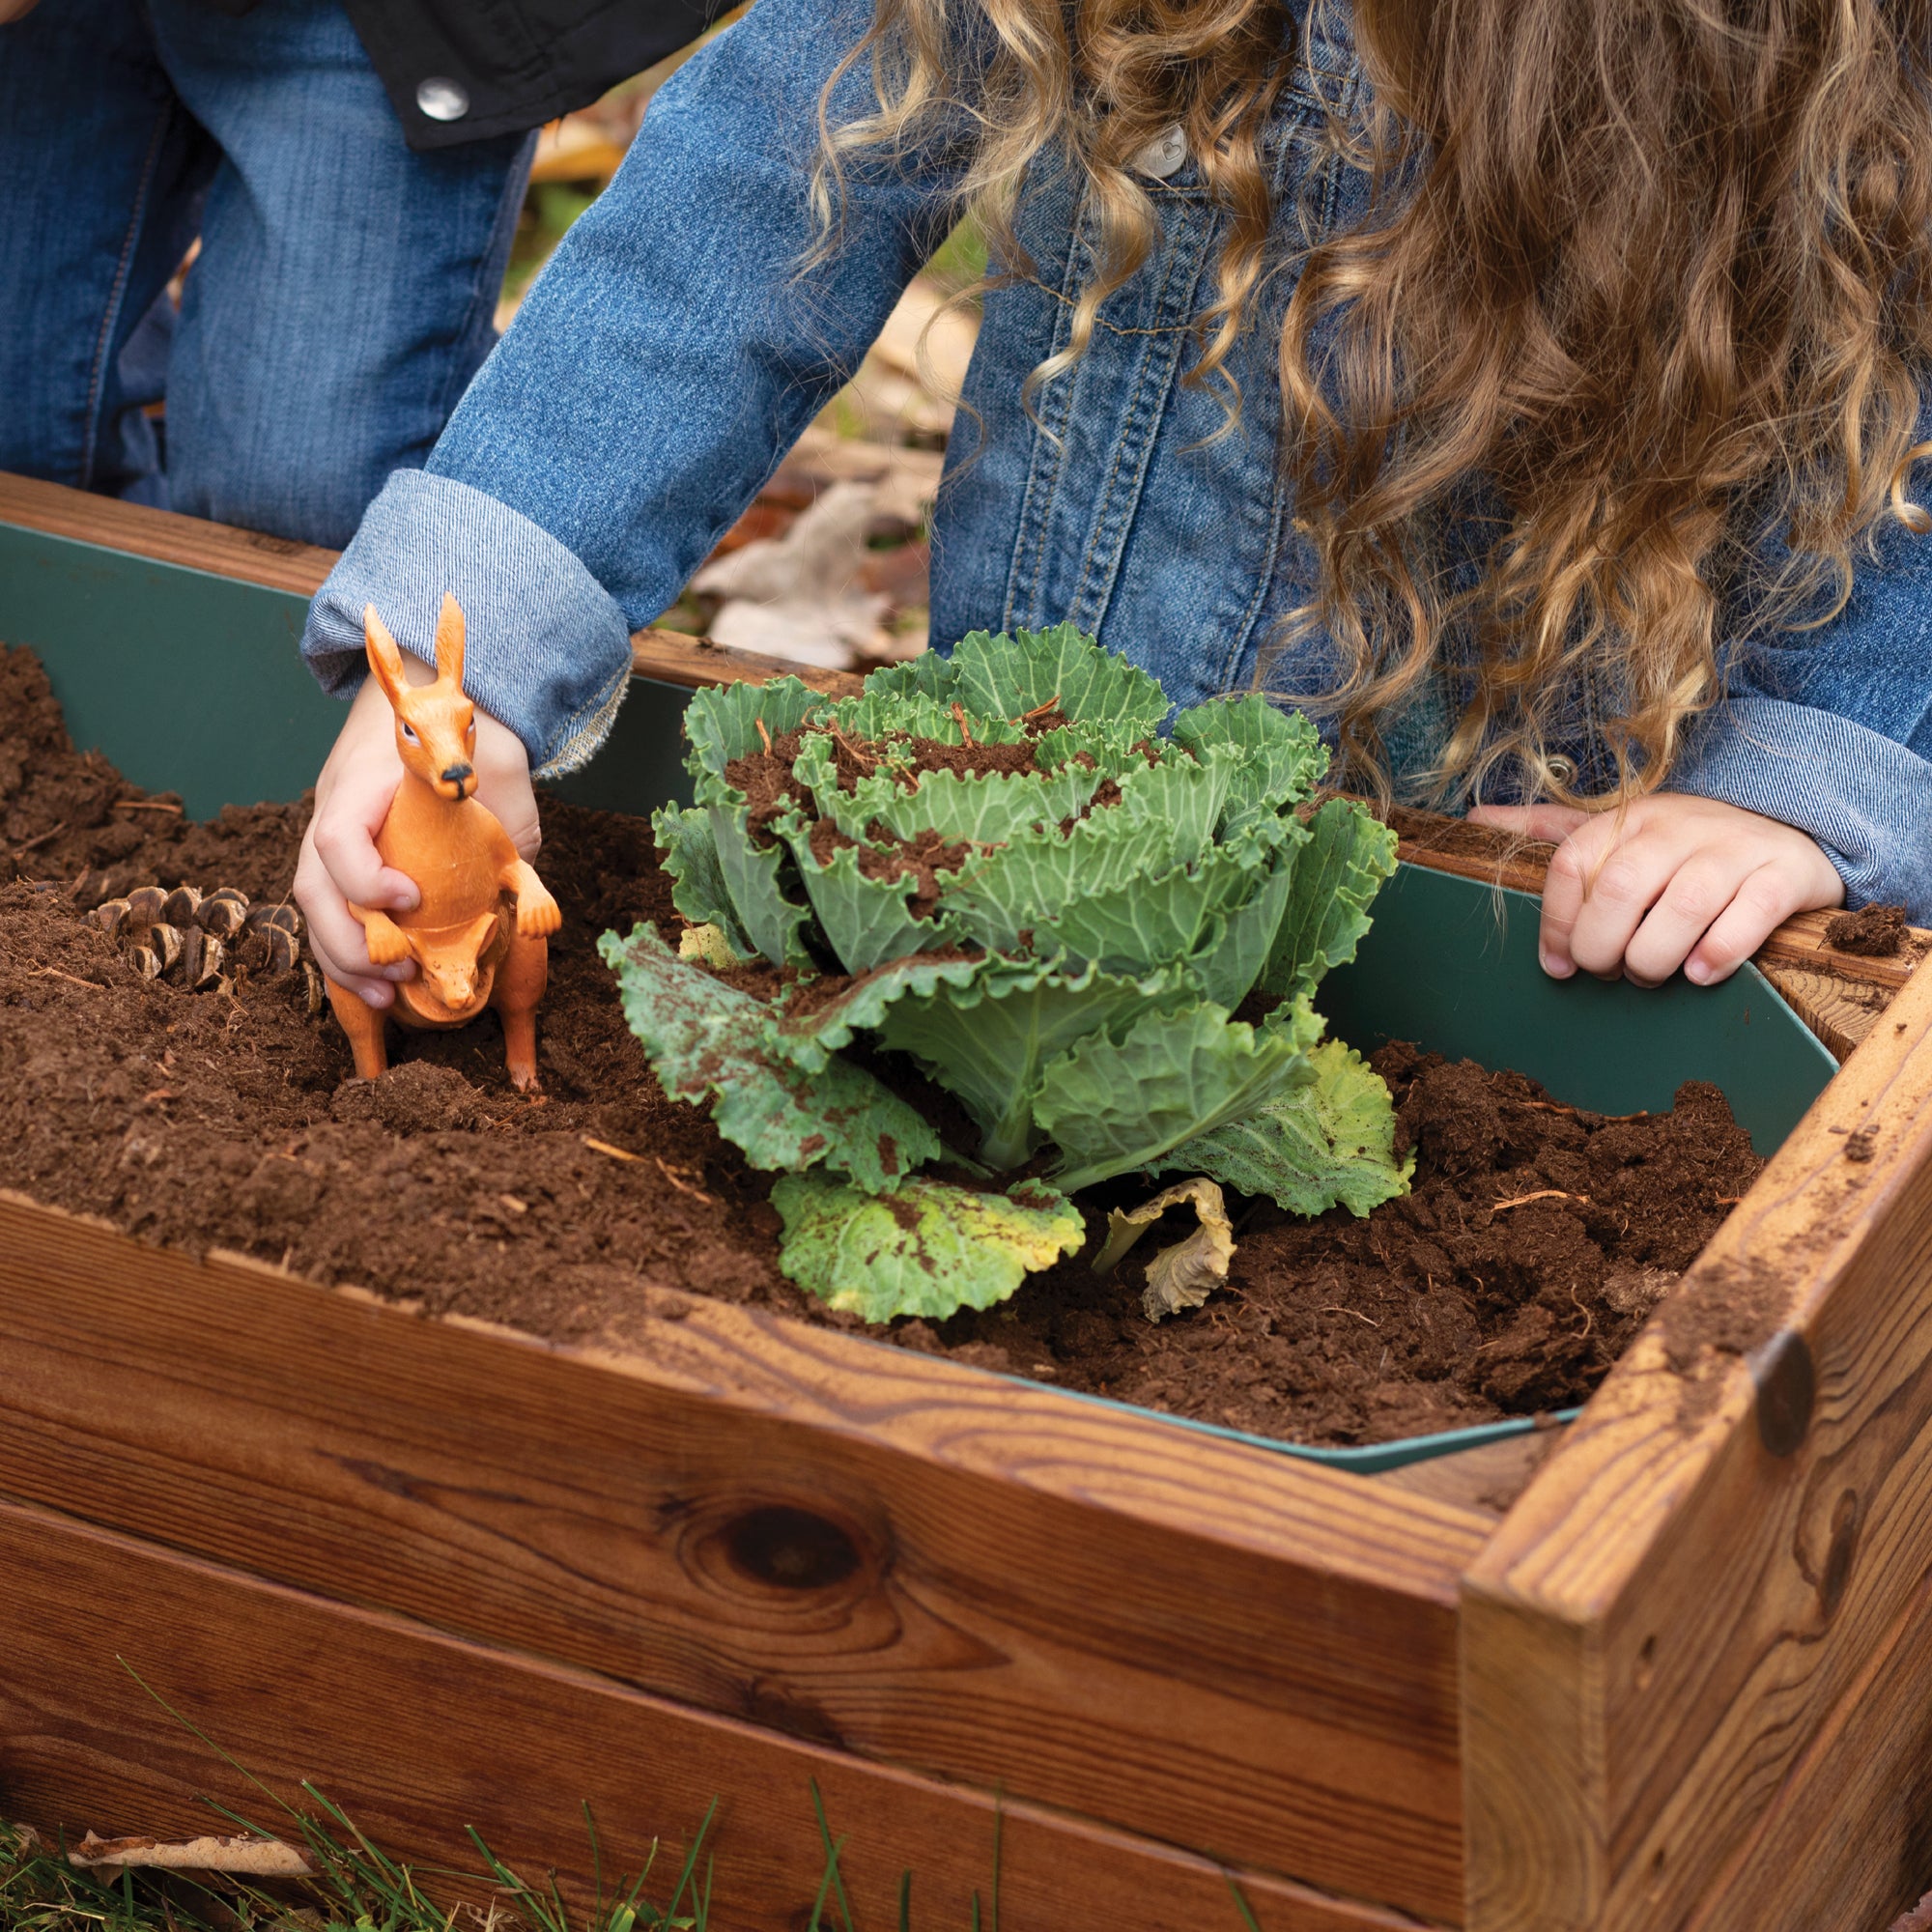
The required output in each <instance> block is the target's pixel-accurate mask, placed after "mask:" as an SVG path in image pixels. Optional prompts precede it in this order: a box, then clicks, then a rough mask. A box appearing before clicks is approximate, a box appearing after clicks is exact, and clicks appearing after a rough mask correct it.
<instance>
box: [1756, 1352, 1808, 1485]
mask: <svg viewBox="0 0 1932 1932" xmlns="http://www.w3.org/2000/svg"><path fill="white" fill-rule="evenodd" d="M1750 1372H1751V1381H1752V1382H1753V1384H1755V1386H1756V1389H1757V1434H1758V1440H1759V1441H1761V1442H1762V1443H1763V1444H1764V1446H1765V1447H1766V1448H1767V1449H1768V1450H1769V1451H1770V1452H1771V1453H1772V1454H1773V1455H1774V1456H1789V1455H1792V1454H1793V1453H1794V1452H1795V1451H1796V1450H1797V1449H1798V1447H1799V1445H1800V1444H1801V1443H1803V1441H1804V1433H1805V1431H1806V1430H1808V1429H1809V1428H1810V1427H1811V1405H1812V1401H1813V1399H1814V1398H1815V1396H1816V1395H1817V1392H1818V1375H1817V1371H1816V1369H1815V1368H1814V1367H1813V1366H1812V1362H1811V1350H1810V1348H1809V1347H1808V1346H1807V1345H1806V1343H1805V1340H1804V1336H1803V1335H1801V1334H1799V1332H1798V1331H1797V1329H1795V1328H1785V1329H1781V1330H1779V1332H1778V1333H1777V1334H1776V1335H1774V1336H1773V1337H1772V1338H1771V1340H1770V1341H1769V1342H1767V1343H1766V1344H1765V1345H1764V1347H1763V1348H1762V1349H1759V1350H1757V1351H1756V1353H1754V1354H1753V1355H1752V1356H1751V1358H1750Z"/></svg>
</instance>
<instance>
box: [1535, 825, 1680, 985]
mask: <svg viewBox="0 0 1932 1932" xmlns="http://www.w3.org/2000/svg"><path fill="white" fill-rule="evenodd" d="M1682 857H1683V855H1682V854H1681V853H1680V852H1679V851H1677V850H1676V849H1675V841H1673V840H1670V839H1668V838H1664V837H1662V836H1660V835H1659V834H1657V833H1651V834H1650V835H1649V836H1639V835H1638V834H1636V833H1634V832H1633V831H1632V830H1631V828H1630V827H1629V826H1628V824H1625V823H1620V822H1619V820H1618V819H1617V818H1616V817H1615V816H1614V815H1612V814H1598V815H1596V816H1594V817H1593V818H1592V819H1591V821H1590V823H1589V824H1588V825H1586V826H1584V827H1582V828H1581V829H1580V830H1579V831H1577V832H1575V833H1573V834H1572V835H1571V836H1570V837H1569V838H1566V839H1565V840H1564V841H1563V843H1562V844H1561V845H1559V846H1558V847H1557V849H1556V856H1555V857H1554V858H1553V859H1552V860H1551V861H1550V862H1549V876H1548V882H1547V883H1546V884H1545V886H1544V891H1543V927H1542V935H1541V944H1542V950H1543V964H1544V970H1545V971H1546V972H1548V973H1550V974H1552V975H1553V976H1554V977H1555V978H1557V979H1568V978H1569V976H1570V973H1571V972H1574V971H1575V970H1576V969H1577V967H1579V966H1580V967H1581V968H1582V969H1583V971H1584V972H1586V973H1589V974H1593V975H1594V976H1595V977H1596V978H1597V979H1599V980H1615V979H1617V978H1619V977H1621V975H1622V972H1623V963H1624V953H1625V952H1626V951H1627V950H1628V949H1629V946H1630V943H1631V940H1632V937H1633V936H1634V934H1635V932H1636V930H1637V928H1638V927H1639V926H1640V925H1641V924H1642V923H1643V922H1644V919H1645V917H1646V916H1647V915H1648V914H1649V912H1650V909H1651V907H1652V906H1653V905H1655V904H1656V902H1657V899H1658V896H1659V895H1660V894H1661V893H1662V891H1663V889H1664V887H1665V885H1666V884H1667V883H1668V882H1669V880H1670V878H1671V876H1672V874H1673V873H1674V872H1675V871H1676V870H1677V867H1678V866H1679V864H1680V863H1681V861H1682ZM1566 969H1567V970H1566Z"/></svg>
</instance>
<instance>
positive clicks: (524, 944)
mask: <svg viewBox="0 0 1932 1932" xmlns="http://www.w3.org/2000/svg"><path fill="white" fill-rule="evenodd" d="M362 633H363V639H364V642H365V645H366V647H367V649H368V653H369V668H370V669H371V670H372V671H374V672H375V674H376V681H377V683H378V684H380V685H381V686H382V687H383V690H384V694H385V695H386V696H387V697H388V700H389V703H390V706H391V707H392V708H393V710H394V711H395V714H396V750H397V751H398V752H399V753H401V754H402V760H403V781H402V783H401V784H400V785H398V786H397V787H396V796H395V798H394V799H393V800H392V801H391V802H390V805H389V815H388V816H387V817H386V818H385V819H384V821H383V829H382V830H381V831H380V832H379V833H377V835H376V849H377V851H379V852H380V853H381V854H382V855H383V863H384V865H385V866H393V867H395V868H396V869H397V870H398V871H399V872H406V873H407V874H408V875H409V876H410V877H411V878H412V879H413V880H414V881H415V882H416V888H417V890H418V891H419V892H420V893H421V895H422V899H421V902H420V903H419V904H418V905H417V906H416V908H415V910H414V911H413V912H405V913H396V914H393V915H391V914H389V913H385V912H379V911H377V910H376V909H375V908H374V907H371V906H358V905H352V906H351V907H350V908H349V910H350V911H351V912H352V913H354V914H355V917H356V918H357V919H358V920H360V921H361V922H362V931H363V936H364V938H365V939H366V941H367V942H368V947H369V957H370V958H371V959H372V960H373V961H374V962H375V963H376V964H377V965H378V966H391V965H394V964H395V963H396V962H397V961H399V960H403V959H413V960H414V961H415V962H416V967H417V977H416V978H415V979H413V980H409V981H407V982H406V983H404V984H402V985H399V986H398V987H397V988H396V1004H395V1006H394V1007H393V1008H392V1009H390V1012H389V1013H382V1012H378V1011H377V1010H376V1009H374V1008H373V1007H369V1006H365V1005H364V1004H363V1002H362V1001H361V1000H360V999H358V998H357V997H356V995H355V994H354V993H352V992H350V991H349V990H348V988H346V987H343V986H338V985H336V984H335V982H334V981H333V980H330V981H329V985H328V997H329V1003H330V1004H331V1005H332V1006H333V1007H334V1009H335V1016H336V1018H337V1019H339V1020H340V1021H341V1022H342V1030H343V1032H344V1033H346V1034H347V1035H348V1036H349V1043H350V1045H351V1046H353V1047H354V1048H355V1071H356V1074H357V1076H358V1077H359V1078H361V1079H363V1080H373V1079H375V1078H376V1076H377V1075H378V1074H379V1073H381V1072H382V1071H383V1070H384V1068H385V1067H386V1066H387V1065H388V1064H389V1056H388V1050H387V1047H386V1044H385V1042H384V1022H385V1020H386V1019H388V1018H390V1017H394V1018H395V1019H397V1020H399V1021H401V1023H402V1024H403V1025H404V1026H408V1027H439V1028H441V1027H459V1026H462V1025H464V1024H465V1023H466V1022H467V1021H469V1020H473V1019H474V1018H475V1017H476V1015H477V1014H478V1013H480V1012H481V1011H482V1010H483V1009H484V1008H485V1007H495V1008H496V1009H497V1013H498V1014H499V1015H500V1017H501V1019H502V1022H503V1049H504V1059H505V1060H506V1062H507V1063H508V1065H509V1069H510V1078H511V1079H512V1080H514V1081H515V1082H516V1084H517V1085H518V1087H519V1088H522V1089H524V1090H526V1091H527V1090H528V1089H530V1088H532V1087H534V1086H536V1084H537V1019H536V1014H537V1004H538V1002H539V1001H541V1000H542V998H543V995H544V984H545V981H546V980H548V979H549V977H550V945H549V939H548V936H549V935H550V934H551V933H553V932H554V931H555V930H556V929H557V927H558V925H559V924H561V923H562V915H561V914H559V913H558V911H557V909H556V901H555V900H554V898H552V897H551V895H550V894H549V893H548V892H546V891H545V890H544V883H543V881H542V880H541V879H539V878H538V877H537V875H536V873H535V871H534V870H533V869H532V868H531V867H529V866H528V865H526V863H525V862H524V861H523V860H522V859H520V858H518V856H517V848H516V847H515V846H514V845H512V844H511V843H510V836H509V834H508V833H507V832H505V831H504V830H503V828H502V826H501V825H499V824H498V823H497V818H496V815H495V814H494V813H493V812H492V811H491V810H489V808H488V807H487V806H483V805H479V804H478V803H477V801H476V800H475V799H474V798H472V797H471V796H470V792H471V790H472V789H473V787H474V786H475V783H476V775H475V771H474V768H473V765H472V759H473V757H474V755H475V751H476V708H475V706H474V705H472V704H471V703H470V701H469V698H467V697H466V696H464V695H463V640H464V629H463V609H462V607H461V606H460V605H459V604H458V603H457V601H456V599H455V598H454V597H449V596H445V597H444V598H443V600H442V610H441V612H440V615H439V616H438V618H437V622H436V671H437V675H436V682H435V683H434V684H424V685H415V686H411V685H409V684H407V683H405V682H404V679H403V656H402V652H401V651H400V650H399V649H398V648H397V647H396V640H395V639H394V638H392V637H391V636H390V635H389V633H388V631H387V629H386V628H385V627H384V623H383V620H382V618H380V617H379V616H377V614H376V607H375V606H374V605H373V604H371V605H369V606H368V607H367V608H366V609H365V610H364V611H363V612H362Z"/></svg>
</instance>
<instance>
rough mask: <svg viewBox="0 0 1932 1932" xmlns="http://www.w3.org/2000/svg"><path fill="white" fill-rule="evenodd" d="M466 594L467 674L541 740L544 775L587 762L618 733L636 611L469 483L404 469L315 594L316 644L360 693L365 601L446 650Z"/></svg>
mask: <svg viewBox="0 0 1932 1932" xmlns="http://www.w3.org/2000/svg"><path fill="white" fill-rule="evenodd" d="M445 591H453V592H454V593H455V595H456V601H457V602H458V603H459V604H460V605H462V606H463V615H464V619H465V628H466V632H467V636H468V643H467V646H466V649H465V652H464V675H463V683H464V688H465V690H467V691H468V692H469V696H471V697H473V698H474V699H475V700H476V702H477V703H478V704H479V705H481V706H482V707H483V709H484V710H485V711H487V712H488V713H489V714H490V716H491V717H492V718H495V719H497V720H498V721H499V722H500V723H502V724H504V725H508V726H509V727H510V729H511V730H513V731H514V732H515V733H516V734H517V736H518V737H519V738H521V739H522V740H523V741H524V749H525V750H526V752H527V753H529V759H530V776H531V777H532V778H537V779H550V778H556V777H559V776H561V775H562V774H563V773H565V772H570V771H575V770H576V769H577V768H578V766H580V765H582V764H583V763H584V762H585V761H586V760H587V759H588V758H589V757H590V755H591V753H594V752H595V751H596V750H597V748H598V746H599V745H601V744H602V743H603V742H604V740H605V738H606V737H607V736H608V735H609V734H610V730H611V724H612V722H613V721H614V720H615V718H616V716H617V706H618V705H619V704H620V703H621V702H622V701H623V697H624V691H625V688H626V686H627V685H628V683H629V682H630V675H631V639H630V631H629V628H628V626H627V625H626V624H625V622H624V613H623V612H622V611H620V610H619V609H618V608H617V605H616V602H615V601H614V600H613V599H612V598H611V594H610V592H609V591H607V590H606V589H605V588H604V586H603V585H602V584H601V583H599V582H597V580H596V579H595V578H594V577H592V576H591V574H590V573H589V571H587V570H586V569H584V567H583V565H582V563H580V562H579V561H578V559H577V557H576V555H575V554H574V553H573V552H571V551H569V550H567V549H566V548H565V547H564V546H563V545H562V544H560V543H558V542H557V540H556V539H555V538H554V536H552V535H551V534H550V532H549V531H548V530H545V529H542V528H540V527H539V526H537V525H536V524H533V523H532V522H531V521H530V520H529V518H527V517H526V516H524V515H522V514H521V513H520V512H518V511H516V510H513V509H511V508H510V507H509V506H508V505H507V504H505V503H499V502H498V501H497V499H496V497H490V496H486V495H485V494H484V493H483V492H482V491H481V490H477V489H473V488H471V486H470V485H469V484H468V483H458V482H456V481H455V480H454V479H453V478H451V477H447V476H432V475H430V474H428V473H427V472H426V471H424V470H420V469H399V470H397V471H396V473H395V474H394V475H392V476H391V477H390V478H389V480H388V482H387V483H385V484H384V486H383V493H382V495H381V496H379V497H377V498H376V500H375V501H374V502H373V503H371V504H370V506H369V508H368V511H367V512H366V513H365V515H364V516H363V519H362V523H361V526H360V528H358V529H357V530H356V532H355V540H354V541H353V542H352V543H351V544H350V546H349V548H348V549H347V550H346V551H344V552H343V553H342V556H341V558H340V560H339V561H338V562H337V564H336V566H335V568H334V569H333V570H331V571H330V572H329V573H328V577H327V580H326V581H325V582H324V583H323V586H322V588H321V589H320V590H318V591H317V592H316V595H315V602H314V603H313V604H311V605H310V606H309V612H308V624H307V627H306V628H305V629H304V630H303V632H302V641H301V649H302V656H303V657H304V658H306V659H307V660H308V664H309V668H311V669H312V670H313V671H314V672H315V674H316V677H317V678H318V680H319V681H320V682H321V685H322V688H323V689H324V690H325V691H327V693H329V695H330V696H340V697H347V696H351V695H352V694H353V693H354V692H355V690H356V688H357V687H358V686H359V685H360V684H361V682H362V678H363V676H364V674H365V673H366V670H367V668H368V666H367V660H366V659H365V658H364V656H363V650H362V609H363V606H364V605H367V604H373V605H374V606H375V607H376V612H377V614H378V615H379V616H380V617H381V618H382V619H383V621H384V623H385V624H386V625H387V626H388V627H389V629H390V630H391V631H392V632H393V633H394V634H395V639H396V641H397V643H399V644H400V645H401V646H402V647H403V649H404V650H406V651H412V652H414V653H415V655H416V656H417V657H419V658H421V659H423V660H424V662H425V663H428V664H434V663H435V662H436V616H437V611H439V610H440V608H441V606H442V598H443V593H444V592H445Z"/></svg>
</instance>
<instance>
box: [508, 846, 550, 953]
mask: <svg viewBox="0 0 1932 1932" xmlns="http://www.w3.org/2000/svg"><path fill="white" fill-rule="evenodd" d="M503 883H504V884H505V885H506V886H507V887H509V889H510V891H511V892H513V893H515V894H516V895H517V932H518V934H519V936H520V937H522V938H525V939H548V938H549V937H550V935H551V934H552V933H553V932H554V931H555V930H556V929H557V927H558V926H560V925H561V924H562V923H563V914H562V913H561V912H559V911H558V910H557V904H556V900H555V899H554V898H553V897H552V896H551V893H550V888H549V887H548V886H546V885H545V884H544V882H543V881H542V880H541V879H540V878H538V877H537V875H536V869H535V867H532V866H530V865H529V864H527V863H526V861H525V860H522V859H519V860H518V861H517V863H516V866H515V867H513V868H512V870H511V872H510V875H509V877H508V878H506V879H505V880H504V881H503Z"/></svg>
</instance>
